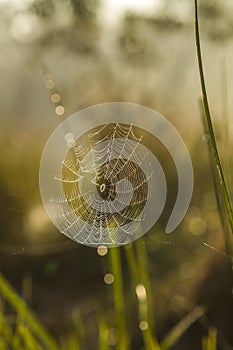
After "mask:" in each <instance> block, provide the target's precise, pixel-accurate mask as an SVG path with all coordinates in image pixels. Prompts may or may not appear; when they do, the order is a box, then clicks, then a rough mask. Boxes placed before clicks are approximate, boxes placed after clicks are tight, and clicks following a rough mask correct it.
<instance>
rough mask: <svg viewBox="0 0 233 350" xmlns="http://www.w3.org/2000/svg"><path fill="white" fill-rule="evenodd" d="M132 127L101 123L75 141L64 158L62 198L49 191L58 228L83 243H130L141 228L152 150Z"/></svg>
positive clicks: (150, 173) (144, 215) (149, 194)
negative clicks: (58, 224)
mask: <svg viewBox="0 0 233 350" xmlns="http://www.w3.org/2000/svg"><path fill="white" fill-rule="evenodd" d="M141 141H142V136H141V137H137V136H136V135H135V134H134V130H133V126H132V125H126V124H119V123H111V124H105V125H101V126H99V127H97V128H95V129H94V130H90V131H88V132H87V133H85V134H84V135H82V136H81V137H80V138H79V139H78V140H76V141H75V142H74V143H73V144H72V146H71V148H70V149H69V151H68V153H67V154H66V156H65V159H64V160H63V161H62V172H61V173H62V176H61V177H59V176H55V177H54V180H55V181H58V182H59V183H61V184H62V189H63V192H64V194H65V198H63V199H61V198H59V196H53V197H52V198H51V202H52V203H53V206H54V209H55V211H56V214H55V215H54V219H55V220H56V221H57V222H59V223H61V222H62V232H63V233H64V234H66V235H68V236H70V237H72V239H74V240H76V239H78V240H79V241H81V242H82V243H86V242H92V244H93V243H95V244H97V245H99V244H105V245H106V244H107V245H108V244H116V242H118V243H119V242H130V241H131V240H132V236H133V235H134V234H135V232H140V227H141V223H142V221H143V220H145V217H146V213H145V212H143V209H144V208H145V204H146V202H147V200H148V198H149V197H150V196H151V188H152V187H151V186H149V185H148V183H149V181H150V179H151V177H152V175H153V166H152V163H151V160H150V158H151V153H150V152H149V150H148V149H147V148H146V147H144V146H143V145H142V143H141Z"/></svg>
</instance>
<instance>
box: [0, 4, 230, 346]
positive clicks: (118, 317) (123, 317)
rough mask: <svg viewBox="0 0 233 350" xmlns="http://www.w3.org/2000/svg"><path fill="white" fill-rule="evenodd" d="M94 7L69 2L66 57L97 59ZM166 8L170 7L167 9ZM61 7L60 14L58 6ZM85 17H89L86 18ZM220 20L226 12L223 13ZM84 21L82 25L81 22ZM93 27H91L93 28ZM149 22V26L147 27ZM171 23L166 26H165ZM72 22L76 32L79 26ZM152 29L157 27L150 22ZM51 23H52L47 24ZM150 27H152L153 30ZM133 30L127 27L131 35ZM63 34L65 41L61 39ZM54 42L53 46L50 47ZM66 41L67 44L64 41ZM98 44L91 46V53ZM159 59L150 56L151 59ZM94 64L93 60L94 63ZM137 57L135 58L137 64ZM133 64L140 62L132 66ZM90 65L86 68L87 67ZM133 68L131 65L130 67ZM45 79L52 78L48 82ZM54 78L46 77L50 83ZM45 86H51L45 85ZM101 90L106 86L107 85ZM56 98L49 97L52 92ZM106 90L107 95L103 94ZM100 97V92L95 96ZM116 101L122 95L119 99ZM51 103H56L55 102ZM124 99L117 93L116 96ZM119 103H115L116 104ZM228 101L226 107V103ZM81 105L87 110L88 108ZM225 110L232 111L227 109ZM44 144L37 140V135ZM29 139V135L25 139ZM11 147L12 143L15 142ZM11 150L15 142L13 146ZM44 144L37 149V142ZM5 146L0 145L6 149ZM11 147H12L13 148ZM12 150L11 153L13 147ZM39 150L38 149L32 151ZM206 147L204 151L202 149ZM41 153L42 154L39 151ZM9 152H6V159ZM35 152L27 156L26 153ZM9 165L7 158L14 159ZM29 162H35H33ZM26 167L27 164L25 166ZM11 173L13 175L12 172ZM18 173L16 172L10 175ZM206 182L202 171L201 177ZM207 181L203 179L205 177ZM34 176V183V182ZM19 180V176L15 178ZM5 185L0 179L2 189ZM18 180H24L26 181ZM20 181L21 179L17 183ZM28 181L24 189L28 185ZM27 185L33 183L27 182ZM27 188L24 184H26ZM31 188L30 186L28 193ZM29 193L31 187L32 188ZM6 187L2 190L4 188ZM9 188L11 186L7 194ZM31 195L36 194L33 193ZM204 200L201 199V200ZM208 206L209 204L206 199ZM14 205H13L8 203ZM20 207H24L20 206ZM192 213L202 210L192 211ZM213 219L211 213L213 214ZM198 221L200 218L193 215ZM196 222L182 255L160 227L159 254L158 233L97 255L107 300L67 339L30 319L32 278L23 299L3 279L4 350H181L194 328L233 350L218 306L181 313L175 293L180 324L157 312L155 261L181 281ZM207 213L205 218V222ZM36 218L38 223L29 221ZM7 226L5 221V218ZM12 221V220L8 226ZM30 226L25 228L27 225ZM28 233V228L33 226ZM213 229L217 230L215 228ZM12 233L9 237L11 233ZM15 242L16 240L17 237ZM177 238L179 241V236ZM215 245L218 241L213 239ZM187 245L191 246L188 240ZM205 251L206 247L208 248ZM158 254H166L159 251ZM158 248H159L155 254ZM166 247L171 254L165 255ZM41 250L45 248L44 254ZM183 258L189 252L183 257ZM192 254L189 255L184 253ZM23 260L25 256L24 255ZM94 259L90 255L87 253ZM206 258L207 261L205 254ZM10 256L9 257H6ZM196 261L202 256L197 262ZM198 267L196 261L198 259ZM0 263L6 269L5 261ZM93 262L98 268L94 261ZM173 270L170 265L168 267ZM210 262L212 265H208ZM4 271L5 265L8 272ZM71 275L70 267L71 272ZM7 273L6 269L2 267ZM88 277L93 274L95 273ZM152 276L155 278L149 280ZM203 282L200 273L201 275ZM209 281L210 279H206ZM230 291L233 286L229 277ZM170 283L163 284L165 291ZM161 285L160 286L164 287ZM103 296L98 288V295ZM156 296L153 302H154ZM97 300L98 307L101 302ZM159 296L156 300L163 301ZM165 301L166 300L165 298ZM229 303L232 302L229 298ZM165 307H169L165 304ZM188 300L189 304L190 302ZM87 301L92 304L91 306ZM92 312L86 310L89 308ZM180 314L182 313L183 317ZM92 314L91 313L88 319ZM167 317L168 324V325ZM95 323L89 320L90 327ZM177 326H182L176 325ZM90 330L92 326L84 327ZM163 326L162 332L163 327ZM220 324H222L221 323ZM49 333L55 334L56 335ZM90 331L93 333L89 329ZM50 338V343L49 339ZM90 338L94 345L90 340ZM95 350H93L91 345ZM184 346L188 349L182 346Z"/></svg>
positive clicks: (45, 8)
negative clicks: (214, 312)
mask: <svg viewBox="0 0 233 350" xmlns="http://www.w3.org/2000/svg"><path fill="white" fill-rule="evenodd" d="M88 3H89V6H87V8H86V4H85V1H71V8H72V16H74V17H73V18H75V21H74V22H75V23H76V24H77V23H78V30H77V32H76V35H77V38H78V39H77V46H76V45H74V46H73V44H72V42H70V41H68V42H67V45H68V46H67V47H68V48H69V49H71V48H72V49H73V48H74V47H75V50H76V51H79V49H80V47H81V48H82V50H81V51H83V52H84V54H85V55H86V54H87V53H90V52H93V51H94V52H93V55H96V52H95V50H93V46H94V41H95V40H94V39H93V38H94V37H95V35H94V36H93V32H95V30H97V24H96V18H95V15H94V13H95V11H94V9H96V8H97V5H98V3H97V2H96V1H93V2H91V1H90V2H88ZM54 4H55V3H54V2H53V1H49V2H48V3H47V1H39V2H35V3H34V4H33V6H31V7H30V8H29V11H30V12H31V13H33V14H36V16H39V17H40V20H42V21H44V20H46V18H47V19H48V18H49V19H50V20H52V17H53V14H54V11H55V10H54V6H55V5H54ZM194 4H195V34H196V46H197V58H198V63H199V73H200V80H201V88H202V98H201V115H202V119H203V125H204V132H205V137H207V143H208V146H209V148H208V149H209V156H210V165H211V171H212V175H213V180H214V181H213V182H214V186H215V195H216V200H217V204H218V213H219V216H220V218H221V223H222V225H223V231H224V235H225V242H226V254H225V252H224V251H222V249H221V247H220V249H218V248H216V251H217V253H220V255H221V254H222V255H223V256H224V258H227V261H228V262H229V263H230V264H229V265H230V267H229V271H232V266H233V246H232V233H233V215H232V206H231V193H230V188H229V181H228V177H229V174H228V173H227V171H229V170H227V169H229V167H230V166H229V160H228V159H225V158H224V159H221V156H220V152H219V150H218V143H217V136H216V133H215V132H214V127H213V119H212V116H211V113H210V108H209V103H208V98H207V91H206V90H207V89H206V82H205V78H204V69H203V62H202V52H201V46H200V34H199V17H198V6H197V5H198V4H197V0H194ZM211 4H212V2H206V6H204V3H202V6H201V13H202V16H203V15H204V14H205V13H207V12H208V13H211V14H212V16H213V17H214V18H216V17H218V14H219V7H218V6H214V7H212V5H211ZM167 6H168V7H169V5H167ZM208 6H210V7H211V9H214V11H210V10H208V11H207V7H208ZM55 7H56V6H55ZM87 13H88V15H87ZM221 13H222V12H221ZM80 18H81V20H80V21H79V19H80ZM89 20H90V22H89ZM127 21H129V22H130V23H134V21H135V18H132V17H131V16H129V17H127V18H126V26H127ZM150 21H151V20H150ZM167 21H168V19H167ZM74 22H73V25H74V26H75V24H74ZM152 22H153V21H152ZM155 22H156V23H154V22H153V23H152V25H153V26H154V25H155V27H158V26H159V27H161V26H162V27H163V28H164V19H163V18H161V19H160V20H158V21H155ZM46 23H49V22H46ZM169 23H170V25H171V24H172V28H174V26H175V28H180V25H179V22H178V21H177V20H176V19H172V20H171V19H169ZM150 25H151V22H150ZM48 27H49V26H48ZM56 29H57V30H56V31H55V33H54V37H53V38H52V39H51V36H50V34H51V32H50V31H49V30H48V32H46V33H45V34H44V35H42V36H41V37H40V40H38V42H37V45H39V46H40V45H41V47H40V48H39V46H38V47H37V49H36V50H42V51H43V50H44V48H45V47H46V46H50V45H53V43H54V42H56V43H57V41H56V40H55V39H54V38H55V37H56V38H57V37H58V38H59V40H61V42H63V40H64V38H61V36H60V34H61V32H62V33H63V34H64V33H65V34H64V35H65V37H68V36H69V35H70V34H71V32H72V30H73V27H72V26H71V27H70V26H69V27H68V28H67V30H65V31H60V29H61V28H56ZM128 29H129V30H130V28H128V27H127V30H128ZM80 31H81V32H82V33H83V32H87V33H89V35H90V37H91V38H92V41H90V40H89V39H88V38H87V37H86V38H85V39H84V42H83V39H82V35H80V36H79V33H80ZM63 34H62V35H63ZM124 34H125V35H122V36H121V38H120V40H119V43H120V45H121V46H122V47H125V45H128V46H129V47H130V50H128V54H127V58H126V59H127V60H128V59H133V61H134V60H135V57H136V61H137V62H139V63H140V64H144V63H145V62H148V61H147V60H145V61H144V58H142V57H141V54H144V53H145V55H146V51H145V50H144V49H145V48H144V44H145V43H144V41H143V40H142V39H141V38H140V37H139V36H138V35H136V36H135V37H134V38H133V40H131V39H132V37H130V40H131V42H130V43H129V40H128V39H127V38H128V33H127V31H126V33H124ZM53 39H54V40H55V41H53ZM65 41H66V40H65ZM92 44H93V45H92ZM151 54H152V56H149V57H154V56H153V52H151ZM95 57H96V56H95ZM132 57H133V58H132ZM134 62H135V61H134ZM87 64H88V63H87ZM133 64H134V63H133ZM43 70H45V71H46V64H45V65H44V66H43ZM47 78H48V77H47ZM50 78H51V76H49V78H48V79H49V80H51V79H50ZM48 79H47V80H46V81H48ZM102 83H103V85H104V79H103V81H102ZM85 84H87V85H86V86H88V87H90V86H91V85H88V84H89V82H88V81H86V82H85V81H84V85H85ZM56 89H57V87H56V88H55V90H52V92H51V94H52V95H53V93H58V92H57V90H56ZM49 90H50V91H51V89H49ZM103 90H104V89H103ZM94 91H97V90H94ZM118 93H119V92H118ZM52 95H51V96H52ZM119 96H120V93H119ZM119 96H118V97H119ZM224 100H225V99H224ZM83 103H84V102H83ZM225 103H227V102H226V101H225ZM225 124H226V125H225V129H227V128H228V125H227V121H226V120H225ZM39 136H40V135H39ZM24 137H25V135H24ZM38 138H39V137H38ZM12 139H14V137H12ZM11 142H12V144H13V141H11ZM38 143H39V142H38ZM3 144H4V142H2V145H3ZM11 146H12V145H11ZM12 147H13V146H12ZM37 147H38V145H36V146H35V149H36V148H37ZM201 147H202V148H203V147H204V146H203V145H202V146H201ZM38 148H39V147H38ZM6 152H7V151H6ZM28 152H30V150H28ZM6 158H7V159H8V157H5V159H4V161H2V160H1V166H2V169H3V170H2V178H3V179H4V178H6V177H7V174H8V171H9V169H8V164H7V160H6ZM9 158H10V155H9ZM31 158H32V156H31ZM27 163H29V162H27ZM30 166H32V168H33V169H30V167H29V168H28V171H27V172H30V170H32V172H35V171H36V166H35V165H33V164H32V165H30ZM7 169H8V170H7ZM11 173H13V171H12V172H11ZM203 174H205V171H203ZM203 174H202V175H203ZM13 175H14V174H11V176H12V178H11V181H12V182H13V183H14V186H15V188H16V187H17V185H18V182H17V181H16V182H14V179H13V177H15V175H14V176H13ZM30 176H31V175H30ZM30 176H29V177H28V179H27V178H26V179H25V174H23V179H24V182H27V183H28V184H30ZM18 177H19V178H20V174H19V175H18ZM3 179H0V180H1V181H2V183H3V181H4V180H3ZM23 179H21V180H23ZM17 180H18V181H19V179H17ZM25 180H26V181H25ZM27 180H28V181H27ZM22 182H23V181H22ZM25 186H26V185H25ZM29 186H30V185H29ZM203 186H205V185H203ZM2 187H4V186H2ZM5 187H7V186H5ZM15 188H13V190H12V192H14V191H15V192H16V190H15ZM26 189H28V188H27V187H25V188H23V189H22V192H26ZM30 190H32V191H33V186H32V188H31V189H29V191H30ZM199 196H201V194H199ZM1 197H2V198H8V197H7V195H6V193H1ZM206 198H207V197H206ZM8 199H9V198H8ZM30 200H31V199H30V198H29V199H28V200H27V202H26V204H25V203H24V208H23V209H25V210H26V209H27V207H30V204H31V203H30ZM213 201H214V200H213V199H211V200H209V201H208V203H209V205H210V204H211V205H212V204H213V203H212V202H213ZM12 202H13V200H12V199H11V201H10V200H9V203H8V207H10V206H11V205H12ZM22 206H23V205H22ZM192 210H193V211H194V212H195V211H197V208H195V207H194V208H192ZM211 214H213V212H211ZM18 215H19V221H17V223H18V222H20V223H23V222H24V217H23V214H22V213H21V212H20V213H18ZM188 215H190V216H191V215H193V214H192V213H188ZM195 215H196V214H195ZM195 215H193V217H194V219H193V218H192V222H191V224H192V225H193V226H192V229H193V231H194V232H197V234H196V235H194V236H195V237H194V238H195V242H194V244H193V245H190V246H189V245H185V244H184V245H183V247H182V242H183V240H184V238H185V237H186V231H187V230H186V226H185V225H186V224H185V223H184V224H183V225H184V226H183V227H182V232H179V233H177V236H176V239H177V241H178V245H180V246H181V247H179V249H180V250H179V249H178V248H177V251H176V249H173V246H172V244H173V242H174V241H173V238H170V237H169V240H168V239H167V237H164V236H163V235H162V234H161V226H162V224H160V225H158V227H157V233H156V243H157V245H156V247H155V248H153V249H154V250H152V249H151V250H150V249H148V245H147V239H148V240H150V239H154V233H150V234H149V235H148V236H147V237H145V238H143V239H140V240H138V241H137V242H135V243H133V244H132V245H128V246H125V247H123V248H122V247H121V248H112V249H110V250H106V249H104V248H102V251H101V250H100V251H99V252H98V254H99V256H98V261H100V260H101V263H102V271H103V274H104V280H105V284H106V285H109V287H108V286H106V287H107V288H108V289H107V292H106V291H105V294H104V297H102V296H101V297H100V298H99V299H100V300H101V301H96V303H95V307H94V313H93V314H91V316H90V315H89V316H87V315H86V314H83V312H82V311H83V309H82V307H81V306H80V307H77V309H76V311H77V312H71V314H72V320H71V322H70V323H69V326H68V327H66V328H65V329H64V330H63V331H62V332H60V330H59V331H58V332H56V330H54V329H52V330H51V332H50V331H47V329H46V328H45V327H44V326H43V325H42V322H41V321H39V319H38V317H37V316H36V315H35V314H34V312H33V310H32V309H33V307H30V306H29V304H30V303H29V302H28V300H29V299H30V297H28V296H31V295H32V294H33V288H34V287H33V288H32V287H31V286H30V283H28V280H27V278H25V279H24V281H23V286H22V292H21V294H20V295H19V294H18V293H17V291H16V290H15V289H14V288H13V287H12V286H11V285H10V284H9V282H8V281H7V280H6V278H5V277H4V276H3V274H1V275H0V296H1V299H0V300H1V304H0V349H1V350H8V349H12V350H21V349H24V350H32V349H33V350H34V349H38V350H42V349H46V350H59V349H60V350H61V349H65V350H79V349H80V350H87V349H89V348H93V346H95V349H98V350H112V349H115V350H131V349H139V348H141V349H144V350H168V349H178V348H179V349H181V347H180V343H179V342H180V340H181V339H182V338H183V337H184V335H185V334H186V333H188V332H189V331H190V328H192V327H193V326H195V325H197V324H198V325H200V327H201V328H202V329H203V332H201V337H200V338H201V339H202V341H200V344H199V345H200V347H199V348H200V349H202V350H217V349H218V348H219V349H223V350H230V349H232V347H231V344H229V341H228V340H226V339H225V337H223V336H222V334H221V330H218V329H217V327H215V322H211V321H209V318H208V314H209V312H211V308H212V303H213V301H211V300H208V302H206V300H205V299H204V301H203V300H201V298H200V300H198V301H195V302H190V303H188V305H187V306H186V307H184V308H182V305H183V304H184V303H185V301H184V298H183V299H182V295H181V294H179V293H177V294H174V297H173V299H172V298H171V300H172V301H171V304H172V302H173V304H172V305H173V310H175V311H176V310H178V317H174V319H173V320H171V319H169V318H167V319H166V317H165V316H161V314H160V310H159V309H160V307H162V304H163V302H162V299H163V298H164V299H165V296H164V295H166V293H167V294H169V293H170V290H167V289H166V288H165V287H164V286H163V288H164V295H163V293H160V294H156V292H155V290H156V288H157V287H158V284H159V283H158V282H159V281H162V278H161V279H159V274H158V275H155V274H154V275H153V273H154V272H153V271H154V270H155V269H156V268H157V267H156V266H153V269H154V270H153V271H152V268H151V261H152V259H151V255H152V254H153V255H158V256H159V255H161V256H162V257H161V259H160V260H159V261H160V264H161V265H162V263H164V265H166V264H167V265H166V266H165V267H164V268H163V267H161V272H160V271H159V272H160V274H163V273H165V270H166V269H167V270H168V271H169V273H168V274H167V280H169V278H170V279H171V280H172V279H173V280H174V279H177V276H178V274H176V275H175V277H174V275H172V273H171V271H172V270H176V266H175V263H176V258H177V256H179V257H180V256H181V255H182V254H183V257H184V260H187V261H188V259H189V255H190V256H191V258H193V256H192V252H191V251H192V249H193V247H195V252H196V250H197V249H196V247H197V246H199V245H200V242H201V244H202V243H203V242H206V241H207V240H206V239H202V238H200V233H199V232H202V230H203V231H205V227H204V228H203V227H202V226H201V224H202V223H203V222H202V221H203V220H202V221H201V218H200V216H199V214H197V215H196V216H195ZM208 215H209V213H207V214H206V217H207V216H208ZM32 217H33V215H32ZM3 219H4V218H3ZM214 220H216V216H214V215H212V216H210V219H209V221H210V226H211V225H213V224H214ZM8 221H10V218H8ZM2 222H3V226H4V225H5V226H4V230H5V227H7V224H5V221H4V220H3V221H2ZM29 224H30V222H29V223H28V225H29ZM15 226H16V225H14V226H12V231H15ZM29 227H30V225H29ZM212 227H213V226H212ZM43 229H44V231H45V232H46V231H47V226H46V225H45V227H44V228H43ZM9 232H10V231H9ZM12 235H13V234H12ZM175 235H176V233H175ZM7 236H8V231H6V234H5V237H4V239H3V241H4V240H7ZM214 237H216V236H214ZM189 240H191V238H190V237H189ZM212 242H213V240H212V241H210V242H209V243H208V242H207V243H206V245H207V246H209V247H210V248H211V252H212V250H214V249H215V248H214V247H213V245H214V244H213V245H212ZM204 244H205V243H204ZM61 245H62V247H64V246H66V247H67V243H66V242H65V241H64V242H63V241H62V240H61ZM169 245H171V246H172V249H173V250H174V251H173V252H171V249H170V250H169ZM160 246H162V248H161V250H160ZM158 247H159V248H158ZM164 247H166V250H165V249H164ZM42 249H43V246H42ZM183 250H184V251H183ZM186 250H187V252H186ZM15 251H17V250H15V248H13V250H12V252H15ZM21 252H23V251H21ZM86 253H87V250H84V255H85V254H86ZM88 254H89V251H88ZM167 254H171V256H172V257H171V260H169V259H167V258H166V255H167ZM201 254H202V253H201ZM7 256H8V255H7ZM198 257H199V255H198ZM197 260H198V259H197ZM1 261H4V255H3V258H2V260H1ZM95 261H96V260H95ZM169 263H170V265H169ZM208 263H209V260H208V261H207V264H208ZM192 264H193V262H192V261H191V263H188V264H182V273H183V275H186V276H187V275H189V274H190V275H192ZM3 265H4V264H3ZM56 268H57V267H56V263H53V264H50V265H49V266H47V270H46V271H47V272H46V273H48V276H49V277H48V280H49V278H50V273H51V272H53V271H54V270H56ZM72 268H73V266H72ZM3 270H4V266H3ZM90 270H91V268H90ZM229 271H228V272H227V275H228V274H229ZM152 275H153V276H152ZM200 275H201V273H200ZM204 276H205V277H206V275H204ZM230 279H231V281H230V283H232V278H231V277H230ZM167 280H166V281H165V283H164V284H166V283H167ZM161 285H162V283H161ZM171 285H172V286H175V288H176V282H174V281H173V283H172V284H171ZM229 287H230V288H231V287H232V284H231V285H227V288H228V289H229ZM96 289H98V288H96ZM154 294H155V296H154ZM98 296H99V295H98V294H97V296H96V299H98ZM158 296H159V297H158ZM161 296H162V297H161ZM106 298H107V300H108V304H109V305H110V307H109V305H108V306H106V304H107V303H106ZM231 299H232V295H231ZM166 300H167V299H166ZM190 300H191V298H190ZM88 301H89V300H88ZM86 308H87V309H88V306H87V307H86ZM180 310H181V312H180ZM89 312H90V311H89ZM163 317H164V319H163ZM90 318H91V319H92V320H91V322H90V323H89V321H90ZM177 318H179V320H177ZM87 322H88V326H87ZM160 323H161V324H162V323H163V326H161V324H160ZM216 323H217V322H216ZM51 328H52V327H51ZM89 328H90V329H89ZM52 334H53V335H52ZM89 337H90V338H91V339H89ZM192 337H193V334H192V333H191V335H190V337H189V338H188V339H189V342H190V344H191V342H192ZM93 344H94V345H93ZM184 346H185V345H184ZM183 348H184V347H183Z"/></svg>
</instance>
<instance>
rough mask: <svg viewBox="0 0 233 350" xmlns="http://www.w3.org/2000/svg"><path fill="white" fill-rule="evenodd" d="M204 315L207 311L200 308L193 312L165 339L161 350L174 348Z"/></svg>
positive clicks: (197, 307)
mask: <svg viewBox="0 0 233 350" xmlns="http://www.w3.org/2000/svg"><path fill="white" fill-rule="evenodd" d="M204 314H205V310H204V309H203V308H202V307H200V306H196V307H195V308H194V310H192V311H191V312H190V313H189V314H188V315H187V316H185V317H184V318H183V319H182V320H181V321H180V322H179V323H178V324H177V325H176V326H175V327H174V328H172V330H171V331H170V332H169V333H168V335H167V336H166V337H165V338H164V339H163V341H162V342H161V344H160V347H161V350H168V349H170V348H171V347H172V346H174V345H175V344H176V343H177V341H178V340H179V339H180V338H181V337H182V336H183V334H184V333H185V332H186V330H187V329H188V328H189V327H190V326H191V325H192V324H193V323H194V322H196V321H197V320H198V319H199V318H201V317H202V316H203V315H204Z"/></svg>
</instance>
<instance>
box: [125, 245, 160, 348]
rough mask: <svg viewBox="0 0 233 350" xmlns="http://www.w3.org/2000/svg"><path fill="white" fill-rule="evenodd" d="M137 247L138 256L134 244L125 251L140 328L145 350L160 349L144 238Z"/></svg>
mask: <svg viewBox="0 0 233 350" xmlns="http://www.w3.org/2000/svg"><path fill="white" fill-rule="evenodd" d="M135 247H136V253H137V255H136V256H135V252H134V249H133V245H129V246H126V247H125V249H124V251H125V255H126V260H127V264H128V268H129V273H130V277H131V279H132V281H133V287H134V291H135V292H136V295H137V303H138V305H137V307H138V315H139V328H140V330H141V331H142V336H143V341H144V345H145V350H158V349H159V345H158V342H157V340H156V338H155V337H154V335H153V314H152V309H153V308H152V303H151V286H150V279H149V275H148V262H147V252H146V247H145V242H144V240H143V239H140V240H138V241H136V242H135ZM136 257H137V258H136Z"/></svg>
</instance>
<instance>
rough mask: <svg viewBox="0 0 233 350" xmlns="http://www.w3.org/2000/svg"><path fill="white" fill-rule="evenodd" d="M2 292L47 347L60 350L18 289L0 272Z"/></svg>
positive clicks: (0, 288)
mask: <svg viewBox="0 0 233 350" xmlns="http://www.w3.org/2000/svg"><path fill="white" fill-rule="evenodd" d="M0 294H1V295H2V296H3V297H4V299H5V300H6V301H7V302H8V303H9V304H10V305H11V306H12V307H13V308H14V310H15V311H16V312H17V313H18V315H20V316H21V317H22V318H23V319H24V320H25V322H27V325H28V327H29V328H30V329H31V330H32V332H34V334H35V336H36V337H38V339H39V340H40V341H41V342H42V343H43V344H44V345H45V346H46V349H48V350H59V347H58V346H57V344H56V342H55V341H54V340H53V339H52V337H51V336H50V335H49V334H48V333H47V332H46V330H45V329H44V328H43V327H42V326H41V324H40V323H39V322H38V321H37V319H36V317H35V316H34V315H33V313H32V312H31V311H30V310H29V308H28V307H27V305H26V303H25V302H24V301H23V300H22V299H21V298H20V297H19V296H18V295H17V293H16V291H15V290H14V289H13V288H12V287H11V286H10V284H9V283H8V282H7V281H6V279H5V278H4V277H3V275H2V274H0Z"/></svg>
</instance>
